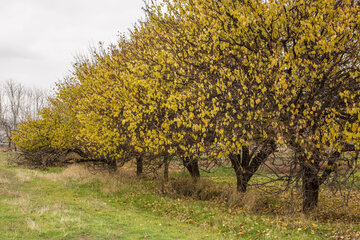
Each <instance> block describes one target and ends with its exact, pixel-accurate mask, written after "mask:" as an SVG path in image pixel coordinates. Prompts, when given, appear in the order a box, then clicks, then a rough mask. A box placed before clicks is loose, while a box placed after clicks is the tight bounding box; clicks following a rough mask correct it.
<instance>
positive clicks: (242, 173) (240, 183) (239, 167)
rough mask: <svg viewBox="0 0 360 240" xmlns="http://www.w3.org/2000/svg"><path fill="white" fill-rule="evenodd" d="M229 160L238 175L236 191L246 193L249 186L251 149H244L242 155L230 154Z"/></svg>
mask: <svg viewBox="0 0 360 240" xmlns="http://www.w3.org/2000/svg"><path fill="white" fill-rule="evenodd" d="M229 158H230V161H231V164H232V167H233V168H234V171H235V175H236V190H237V191H238V192H246V188H247V185H248V179H247V177H248V174H247V170H246V167H247V166H248V164H249V162H250V154H249V149H248V148H247V147H243V148H242V152H241V154H230V156H229Z"/></svg>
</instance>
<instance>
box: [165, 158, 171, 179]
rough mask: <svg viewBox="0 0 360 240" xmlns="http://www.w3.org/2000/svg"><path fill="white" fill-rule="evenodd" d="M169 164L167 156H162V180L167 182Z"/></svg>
mask: <svg viewBox="0 0 360 240" xmlns="http://www.w3.org/2000/svg"><path fill="white" fill-rule="evenodd" d="M169 164H170V159H169V156H167V155H166V156H165V157H164V181H165V182H168V181H169Z"/></svg>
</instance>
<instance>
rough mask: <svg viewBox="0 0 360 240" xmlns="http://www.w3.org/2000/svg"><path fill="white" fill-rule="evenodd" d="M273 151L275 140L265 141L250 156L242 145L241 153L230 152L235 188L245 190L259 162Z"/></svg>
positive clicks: (240, 190)
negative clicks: (257, 150)
mask: <svg viewBox="0 0 360 240" xmlns="http://www.w3.org/2000/svg"><path fill="white" fill-rule="evenodd" d="M274 151H275V142H274V141H268V142H265V143H264V145H263V146H262V147H261V149H260V150H259V152H257V154H256V155H255V156H254V157H251V155H250V150H249V148H248V147H246V146H244V147H242V149H241V154H230V155H229V158H230V161H231V164H232V167H233V168H234V171H235V175H236V190H237V191H238V192H246V189H247V186H248V183H249V181H250V179H251V177H252V176H253V175H254V174H255V172H256V171H257V170H258V169H259V167H260V166H261V164H262V163H263V162H264V161H265V160H266V159H267V158H268V156H269V155H270V154H272V153H273V152H274Z"/></svg>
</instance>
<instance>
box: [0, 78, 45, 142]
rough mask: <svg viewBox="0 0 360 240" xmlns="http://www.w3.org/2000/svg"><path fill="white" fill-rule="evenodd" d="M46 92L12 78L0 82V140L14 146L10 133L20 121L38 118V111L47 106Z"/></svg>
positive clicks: (16, 127)
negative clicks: (26, 85) (28, 86)
mask: <svg viewBox="0 0 360 240" xmlns="http://www.w3.org/2000/svg"><path fill="white" fill-rule="evenodd" d="M47 95H48V94H47V93H46V92H45V91H43V90H41V89H37V88H27V87H25V86H24V85H22V84H21V83H18V82H16V81H14V80H7V81H4V82H0V141H1V142H2V143H3V144H5V143H6V144H7V145H8V147H10V148H15V149H16V145H15V144H14V142H13V139H12V134H13V132H14V131H16V130H18V124H19V122H21V121H27V120H29V119H34V120H38V119H39V112H40V110H42V109H43V108H44V107H46V106H47Z"/></svg>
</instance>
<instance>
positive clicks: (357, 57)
mask: <svg viewBox="0 0 360 240" xmlns="http://www.w3.org/2000/svg"><path fill="white" fill-rule="evenodd" d="M359 10H360V7H359V2H358V1H350V0H349V1H339V0H311V1H290V0H280V1H275V2H274V1H237V0H235V1H217V0H210V1H209V0H206V1H205V0H173V1H170V0H163V1H151V3H149V4H148V5H147V6H146V8H145V12H146V20H144V21H139V22H138V23H137V25H136V26H135V27H134V28H133V29H132V30H131V32H130V34H129V37H125V36H121V37H119V41H118V43H117V44H116V45H111V46H109V47H106V46H103V45H102V44H100V46H99V47H98V48H96V49H93V50H92V51H91V54H90V55H91V56H90V57H81V58H78V59H77V61H76V63H75V64H74V65H73V71H72V74H71V75H70V76H69V77H68V78H66V79H64V80H63V81H62V82H60V83H59V84H58V86H57V92H56V94H55V97H54V98H52V99H51V101H50V103H51V104H50V107H47V108H44V109H43V111H41V113H40V115H39V116H40V118H38V119H35V118H31V119H27V120H26V121H23V122H22V123H21V124H20V125H19V131H18V132H17V133H16V134H15V136H14V140H15V141H16V143H17V145H18V146H19V147H20V148H21V150H22V151H23V152H25V153H28V155H29V156H30V155H31V154H38V153H42V154H43V155H44V154H45V153H46V154H48V155H51V156H60V155H63V154H67V153H69V152H77V153H78V154H79V155H80V156H82V157H84V159H88V160H91V161H94V162H97V163H99V164H105V165H107V166H108V167H109V168H110V169H113V170H116V168H117V167H120V166H122V165H123V164H124V163H125V162H127V161H129V160H131V159H136V163H137V173H138V175H140V174H141V173H142V171H143V169H144V168H149V169H158V168H160V167H162V168H163V170H164V178H165V179H168V169H169V164H170V162H177V163H180V164H182V165H183V166H184V167H185V168H186V169H187V170H188V172H189V173H190V175H191V176H192V177H193V178H194V179H195V180H196V179H198V178H199V177H200V168H201V167H204V166H211V165H214V164H221V163H222V162H223V161H228V162H229V163H230V164H231V166H232V168H233V169H234V174H235V176H236V179H237V185H236V189H237V190H238V191H239V192H245V191H246V190H247V188H248V185H249V182H251V179H252V177H253V175H254V174H255V173H256V172H257V171H258V170H259V168H260V167H264V168H266V169H267V170H268V171H269V172H271V177H273V178H275V179H276V181H279V182H281V184H285V185H286V186H290V185H291V184H293V183H295V182H297V181H298V180H300V181H301V183H302V184H301V186H302V188H301V192H302V195H303V211H304V212H308V211H310V210H312V209H313V208H315V207H316V206H317V204H318V198H319V190H320V187H321V186H322V185H323V184H325V183H339V182H341V183H343V180H346V179H348V178H349V176H350V175H351V174H353V173H354V172H356V171H358V169H359V165H358V151H359V150H360V144H359V143H360V17H359V13H360V11H359ZM279 149H287V150H288V152H289V156H288V157H287V158H286V159H285V160H283V161H280V162H279V160H276V158H275V160H272V161H270V156H275V155H276V152H277V151H279ZM51 159H52V160H51V161H55V160H54V158H51ZM41 163H42V164H47V162H46V161H45V162H44V161H43V162H41ZM279 169H280V170H279ZM281 169H282V170H281ZM287 189H288V188H287Z"/></svg>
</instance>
